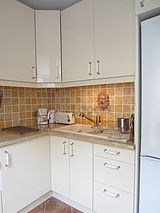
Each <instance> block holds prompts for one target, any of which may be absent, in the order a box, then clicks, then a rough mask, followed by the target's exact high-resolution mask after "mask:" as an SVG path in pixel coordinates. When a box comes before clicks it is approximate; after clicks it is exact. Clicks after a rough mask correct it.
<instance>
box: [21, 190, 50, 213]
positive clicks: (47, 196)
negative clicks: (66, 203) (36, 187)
mask: <svg viewBox="0 0 160 213" xmlns="http://www.w3.org/2000/svg"><path fill="white" fill-rule="evenodd" d="M51 197H52V191H49V192H48V193H47V194H45V195H43V196H42V197H40V198H39V199H37V200H36V201H34V202H33V203H31V204H29V205H28V206H26V207H25V208H23V209H22V210H20V211H19V212H18V213H27V212H29V211H31V210H32V209H34V208H35V207H37V206H39V205H40V204H41V203H43V202H45V201H46V200H48V199H49V198H51Z"/></svg>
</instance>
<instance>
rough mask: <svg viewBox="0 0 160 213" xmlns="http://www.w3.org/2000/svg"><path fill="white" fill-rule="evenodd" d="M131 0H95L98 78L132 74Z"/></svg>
mask: <svg viewBox="0 0 160 213" xmlns="http://www.w3.org/2000/svg"><path fill="white" fill-rule="evenodd" d="M134 14H135V6H134V1H133V0H121V1H119V0H101V1H99V0H94V23H95V69H96V70H95V71H96V72H95V74H96V77H97V78H113V77H123V76H132V75H134V49H135V48H134V46H135V33H134V28H135V17H134Z"/></svg>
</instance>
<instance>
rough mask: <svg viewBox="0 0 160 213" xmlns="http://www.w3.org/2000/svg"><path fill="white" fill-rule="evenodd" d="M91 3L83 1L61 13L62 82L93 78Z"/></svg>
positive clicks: (87, 0) (90, 0) (89, 0)
mask: <svg viewBox="0 0 160 213" xmlns="http://www.w3.org/2000/svg"><path fill="white" fill-rule="evenodd" d="M93 33H94V30H93V1H92V0H83V1H80V2H79V3H77V4H75V5H73V6H71V7H69V8H67V9H65V10H63V11H62V66H63V81H64V82H69V81H80V80H87V79H91V78H94V64H93V63H94V36H93V35H94V34H93Z"/></svg>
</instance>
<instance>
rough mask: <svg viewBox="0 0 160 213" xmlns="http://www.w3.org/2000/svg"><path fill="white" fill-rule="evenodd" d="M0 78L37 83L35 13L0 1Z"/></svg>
mask: <svg viewBox="0 0 160 213" xmlns="http://www.w3.org/2000/svg"><path fill="white" fill-rule="evenodd" d="M0 29H1V30H0V70H1V71H0V79H3V80H13V81H26V82H35V81H36V73H35V72H36V69H35V30H34V10H33V9H31V8H29V7H27V6H25V5H24V4H22V3H20V2H18V1H10V0H1V1H0Z"/></svg>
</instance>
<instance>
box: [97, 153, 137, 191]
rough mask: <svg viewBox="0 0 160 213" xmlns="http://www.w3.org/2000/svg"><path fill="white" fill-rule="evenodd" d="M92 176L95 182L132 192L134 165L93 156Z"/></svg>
mask: <svg viewBox="0 0 160 213" xmlns="http://www.w3.org/2000/svg"><path fill="white" fill-rule="evenodd" d="M94 178H95V180H96V181H97V182H100V183H103V184H106V185H110V186H113V187H116V188H119V189H121V190H123V191H126V192H129V193H133V191H134V165H132V164H128V163H124V162H121V161H115V160H110V159H107V158H102V157H98V156H95V157H94Z"/></svg>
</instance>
